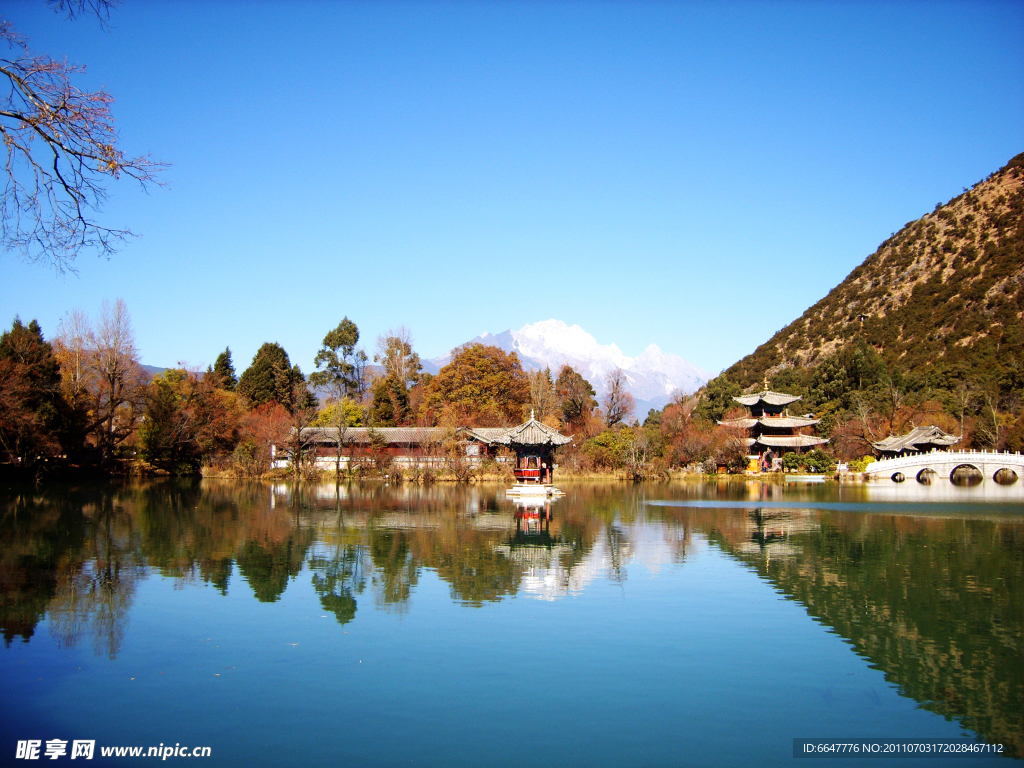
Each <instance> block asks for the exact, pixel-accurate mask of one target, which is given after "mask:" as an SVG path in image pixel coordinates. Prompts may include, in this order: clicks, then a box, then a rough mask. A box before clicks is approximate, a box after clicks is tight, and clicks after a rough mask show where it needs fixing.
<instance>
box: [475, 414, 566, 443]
mask: <svg viewBox="0 0 1024 768" xmlns="http://www.w3.org/2000/svg"><path fill="white" fill-rule="evenodd" d="M503 431H504V434H503V435H498V436H496V437H495V438H494V440H493V442H495V443H498V444H499V445H509V446H511V445H565V444H566V443H571V442H572V438H571V437H566V436H565V435H563V434H561V433H560V432H559V431H558V430H557V429H552V428H551V427H549V426H548V425H547V424H543V423H541V422H539V421H537V420H536V419H534V418H531V419H530V420H529V421H527V422H524V423H522V424H520V425H519V426H518V427H512V428H511V429H508V430H503Z"/></svg>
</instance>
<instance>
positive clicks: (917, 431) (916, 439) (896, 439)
mask: <svg viewBox="0 0 1024 768" xmlns="http://www.w3.org/2000/svg"><path fill="white" fill-rule="evenodd" d="M959 442H960V438H959V437H957V436H956V435H951V434H949V433H947V432H943V431H942V430H941V429H939V428H938V427H914V428H913V429H912V430H910V432H908V433H907V434H905V435H889V437H887V438H885V439H884V440H879V441H878V442H877V443H872V445H874V447H875V448H876V449H877V450H879V451H884V452H886V453H902V452H903V451H924V450H927V448H929V447H932V446H942V447H944V446H948V445H953V444H954V443H959Z"/></svg>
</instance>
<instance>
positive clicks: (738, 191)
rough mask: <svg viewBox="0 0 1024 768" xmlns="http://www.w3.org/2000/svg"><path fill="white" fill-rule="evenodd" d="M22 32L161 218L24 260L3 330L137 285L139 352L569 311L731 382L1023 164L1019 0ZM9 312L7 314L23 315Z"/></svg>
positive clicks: (145, 22) (440, 334)
mask: <svg viewBox="0 0 1024 768" xmlns="http://www.w3.org/2000/svg"><path fill="white" fill-rule="evenodd" d="M0 15H2V16H3V18H6V19H7V20H9V21H11V22H13V23H14V25H15V27H16V28H17V29H18V30H19V31H20V32H21V33H23V34H25V35H27V36H28V37H29V38H30V41H31V46H32V48H33V50H35V51H38V52H45V53H48V54H50V55H53V56H67V57H68V59H69V60H70V61H71V62H74V63H82V64H86V65H87V67H88V69H87V72H86V75H85V76H84V77H83V78H82V82H81V85H82V87H89V88H95V87H99V86H103V87H105V88H107V89H108V90H109V91H110V92H111V94H112V95H113V96H114V97H115V99H116V103H115V105H114V113H115V118H116V120H117V122H118V125H119V128H120V133H121V141H122V144H123V147H124V148H125V149H126V150H127V151H128V152H129V153H145V152H148V153H151V154H152V155H153V156H154V157H155V158H157V159H159V160H163V161H166V162H168V163H171V167H170V168H169V169H168V170H167V171H166V173H165V174H164V176H165V179H166V181H167V182H168V186H167V187H166V188H163V189H155V190H153V191H152V192H150V193H149V194H142V193H139V192H138V191H137V189H136V188H135V187H132V186H131V185H130V184H129V183H126V182H121V183H118V184H116V185H115V186H114V187H113V188H112V191H113V195H112V198H111V200H110V201H109V203H108V205H107V206H106V208H105V210H104V212H103V214H102V218H101V220H102V221H103V222H104V223H106V224H109V225H112V226H128V227H130V228H131V229H132V230H133V231H135V232H136V233H138V234H139V235H141V237H139V238H138V239H135V240H132V241H131V242H129V244H128V245H127V246H126V247H125V248H124V249H123V250H121V251H120V252H119V253H118V254H117V255H115V256H114V257H113V258H112V259H110V260H109V261H108V260H105V259H100V258H96V257H94V256H91V255H86V256H83V257H80V258H79V260H78V261H77V262H76V264H75V266H76V268H77V269H78V274H77V275H65V276H60V275H57V274H55V273H54V272H53V271H52V270H51V269H48V268H46V267H42V266H39V265H26V264H23V263H21V262H20V261H19V260H18V259H17V257H16V256H15V255H14V254H11V253H7V254H3V255H0V270H2V271H0V275H2V276H3V278H2V280H0V322H3V323H4V324H5V325H6V324H8V323H9V322H10V320H11V319H12V318H13V316H14V315H15V314H19V315H20V316H21V317H22V319H25V320H27V319H30V318H37V319H38V320H39V321H40V323H41V324H42V326H43V330H44V333H46V334H47V335H49V336H52V335H53V334H54V333H55V332H56V328H57V324H58V322H59V321H60V318H61V317H62V315H63V314H64V313H65V312H67V311H69V310H71V309H73V308H75V307H80V308H82V309H84V310H85V311H86V312H88V313H91V314H95V313H96V312H97V311H98V309H99V306H100V303H101V301H103V300H104V299H111V300H112V299H115V298H118V297H120V298H123V299H124V300H125V301H126V302H127V305H128V308H129V310H130V312H131V314H132V318H133V322H134V326H135V330H136V335H137V340H138V345H139V348H140V350H141V353H142V359H143V362H146V363H149V364H152V365H160V366H165V365H174V364H176V363H178V362H185V363H188V364H190V365H194V366H205V365H206V364H208V363H211V362H212V361H213V360H214V358H215V357H216V355H217V354H218V353H219V352H220V351H221V350H223V349H224V347H226V346H229V345H230V347H231V349H232V351H233V353H234V359H235V365H236V368H237V369H238V370H239V372H240V371H241V370H242V369H244V368H245V367H246V366H247V365H248V363H249V362H250V361H251V359H252V356H253V354H254V353H255V351H256V349H257V348H258V347H259V345H260V344H261V343H263V342H265V341H277V342H279V343H281V344H282V345H283V346H284V347H285V349H286V350H287V351H288V352H289V354H290V355H291V357H292V359H293V361H294V362H297V363H298V364H299V365H301V366H302V369H303V370H304V371H305V372H306V373H309V372H310V370H312V367H313V366H312V360H313V357H314V355H315V354H316V350H317V348H318V347H319V345H320V342H321V340H322V338H323V336H324V334H325V333H326V332H327V331H328V330H329V329H331V328H333V327H334V326H335V325H337V323H338V322H339V321H340V320H341V318H342V317H343V316H348V317H349V318H350V319H352V320H353V321H354V322H356V324H357V325H358V326H359V328H360V330H361V332H362V336H363V338H362V341H363V342H364V343H365V346H366V347H367V349H372V347H373V342H374V339H375V337H376V336H377V334H379V333H382V332H384V331H385V330H387V329H388V328H389V327H391V326H398V325H401V324H404V325H406V326H407V327H408V328H409V329H410V330H411V331H412V334H413V337H414V339H415V341H416V347H417V349H418V351H419V352H420V353H421V355H422V356H424V357H434V356H437V355H440V354H443V353H444V352H446V351H447V350H448V349H449V348H451V347H452V346H454V345H456V344H459V343H462V342H464V341H467V340H468V339H470V338H472V337H473V336H476V335H477V334H479V333H481V332H484V331H491V332H495V333H496V332H500V331H503V330H505V329H507V328H519V327H521V326H523V325H525V324H526V323H531V322H536V321H539V320H545V319H548V318H552V317H554V318H558V319H561V320H564V321H565V322H568V323H577V324H579V325H580V326H582V327H583V328H584V329H586V330H587V331H589V332H590V333H591V334H593V335H594V336H595V337H596V338H597V340H598V341H599V342H602V343H610V342H615V343H617V344H618V345H619V347H620V348H621V349H622V350H623V352H625V353H626V354H628V355H636V354H638V353H639V352H641V351H642V350H643V348H644V347H646V346H647V345H648V344H650V343H656V344H658V345H659V346H660V347H661V348H662V350H664V351H666V352H674V353H676V354H679V355H682V356H683V357H685V358H686V359H688V360H690V361H691V362H693V363H694V364H696V365H698V366H700V367H702V368H704V369H706V370H709V371H712V372H717V371H718V370H721V369H722V368H724V367H726V366H728V365H730V364H731V363H733V362H735V361H736V360H737V359H739V358H740V357H742V356H743V355H745V354H747V353H749V352H751V351H753V349H754V348H755V347H756V346H757V345H758V344H760V343H762V342H763V341H765V340H766V339H767V338H769V337H770V336H771V335H772V334H773V333H774V332H775V331H776V330H778V329H779V328H781V327H783V326H784V325H786V324H787V323H789V322H791V321H792V320H793V319H795V318H796V317H798V316H799V315H800V314H801V313H802V312H803V311H804V310H805V309H806V308H807V307H808V306H810V305H811V304H812V303H814V302H815V301H817V300H818V299H820V298H821V297H822V296H824V295H825V294H826V293H827V292H828V290H829V289H831V288H832V287H833V286H834V285H836V284H837V283H839V282H840V281H841V280H842V279H843V278H844V277H845V276H846V275H847V274H848V273H849V272H850V271H851V270H852V269H853V268H854V267H855V266H856V265H857V264H859V263H860V262H861V261H863V260H864V258H866V257H867V256H868V255H869V254H870V253H871V252H872V251H874V249H875V248H876V247H877V246H878V244H879V243H880V242H881V241H882V240H884V239H885V238H887V237H888V236H889V235H890V234H891V233H892V232H894V231H896V230H898V229H899V228H900V227H901V226H902V225H903V224H904V223H906V222H907V221H911V220H913V219H916V218H918V217H919V216H921V215H922V214H924V213H926V212H928V211H931V210H932V209H933V208H934V206H935V204H936V203H937V202H940V201H942V202H944V201H946V200H948V199H949V198H951V197H953V196H955V195H957V194H959V193H960V192H961V191H962V189H963V188H964V187H968V186H970V185H972V184H973V183H975V182H977V181H979V180H980V179H982V178H984V177H985V176H987V175H988V174H989V173H991V172H993V171H995V170H997V169H998V168H999V167H1000V166H1002V165H1003V164H1004V163H1005V162H1006V161H1007V160H1009V158H1010V157H1012V156H1013V155H1015V154H1017V153H1019V152H1021V151H1024V3H1021V2H979V1H978V0H972V1H971V2H926V1H925V0H917V1H915V2H903V3H897V2H886V3H870V2H775V3H773V2H751V3H743V2H712V3H669V2H606V3H583V2H491V3H454V2H417V3H413V2H408V3H388V2H372V3H371V2H365V3H363V2H349V3H344V2H305V3H302V2H287V3H285V2H260V3H257V2H226V1H224V2H209V3H208V2H203V3H199V2H193V3H186V2H155V1H154V2H133V1H132V0H127V2H125V3H124V5H122V6H121V7H120V8H118V9H117V10H115V11H114V13H113V17H112V27H111V29H109V30H103V29H101V28H100V26H99V24H98V23H97V22H95V21H94V20H92V19H81V20H77V21H73V22H72V21H66V20H64V19H62V18H61V17H60V16H58V15H57V14H55V13H53V12H52V11H51V10H49V9H48V8H47V7H46V6H45V5H44V4H43V3H42V2H41V1H39V0H31V1H30V0H24V1H20V2H19V1H16V2H7V3H5V4H4V8H3V9H2V10H0ZM4 318H6V319H4Z"/></svg>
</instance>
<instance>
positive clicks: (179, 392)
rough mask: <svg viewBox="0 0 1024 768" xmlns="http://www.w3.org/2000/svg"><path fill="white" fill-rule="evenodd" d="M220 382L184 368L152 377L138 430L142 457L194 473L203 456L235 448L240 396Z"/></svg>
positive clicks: (225, 452)
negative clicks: (143, 416)
mask: <svg viewBox="0 0 1024 768" xmlns="http://www.w3.org/2000/svg"><path fill="white" fill-rule="evenodd" d="M217 383H218V382H217V381H215V380H214V379H213V377H206V376H203V377H200V376H197V375H196V374H195V373H194V372H191V371H186V370H184V369H180V368H173V369H170V370H167V371H165V372H164V373H163V374H161V375H159V376H156V377H154V378H153V381H152V382H150V384H149V387H148V388H147V393H146V419H145V421H144V422H143V425H142V427H141V428H140V429H139V435H138V442H139V445H140V449H141V450H140V453H141V456H142V458H143V459H145V460H146V461H148V462H150V463H151V464H154V465H156V466H159V467H162V468H165V469H169V470H172V471H175V472H179V473H181V472H194V471H196V470H197V469H198V468H199V465H200V464H201V463H202V462H203V460H204V459H206V458H208V457H213V456H217V455H226V454H229V453H230V452H231V451H233V450H234V448H235V445H236V444H237V442H238V438H239V428H240V422H241V415H242V414H241V408H240V406H239V404H238V398H237V396H236V395H235V394H234V393H232V392H228V391H226V390H224V389H220V388H219V387H218V386H217Z"/></svg>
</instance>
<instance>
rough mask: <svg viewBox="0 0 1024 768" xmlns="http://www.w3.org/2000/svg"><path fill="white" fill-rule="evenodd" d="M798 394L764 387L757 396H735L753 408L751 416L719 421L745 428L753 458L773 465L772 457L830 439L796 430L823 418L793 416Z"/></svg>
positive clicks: (797, 450)
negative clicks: (792, 410) (790, 413)
mask: <svg viewBox="0 0 1024 768" xmlns="http://www.w3.org/2000/svg"><path fill="white" fill-rule="evenodd" d="M800 399H801V397H800V396H799V395H787V394H785V393H784V392H772V391H771V390H770V389H768V383H767V382H765V388H764V389H763V390H762V391H761V392H758V393H757V394H754V395H742V396H740V397H734V398H733V400H735V401H736V402H737V403H739V404H740V405H745V406H746V407H747V408H749V409H750V415H749V416H747V417H746V418H742V419H725V420H724V421H720V422H718V423H719V424H721V425H722V426H723V427H733V428H737V429H743V430H746V432H747V437H746V438H745V441H746V444H747V448H748V450H749V452H750V458H751V460H753V459H755V458H756V459H757V461H758V463H759V464H760V466H761V468H769V467H771V465H772V463H773V460H774V459H776V458H778V457H779V456H781V455H782V454H784V453H791V452H793V451H796V452H803V451H809V450H811V449H812V448H816V447H817V446H819V445H824V444H825V443H827V442H828V440H825V439H824V438H821V437H817V436H815V435H803V434H800V433H799V432H798V431H797V430H799V429H804V428H806V427H813V426H814V425H815V424H817V423H818V422H819V421H820V419H815V418H813V417H812V416H811V415H810V414H808V415H806V416H790V415H789V408H788V407H787V406H789V405H790V404H792V403H795V402H796V401H797V400H800Z"/></svg>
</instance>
